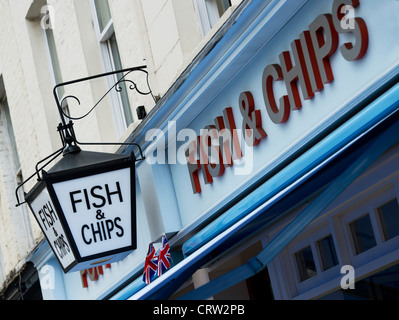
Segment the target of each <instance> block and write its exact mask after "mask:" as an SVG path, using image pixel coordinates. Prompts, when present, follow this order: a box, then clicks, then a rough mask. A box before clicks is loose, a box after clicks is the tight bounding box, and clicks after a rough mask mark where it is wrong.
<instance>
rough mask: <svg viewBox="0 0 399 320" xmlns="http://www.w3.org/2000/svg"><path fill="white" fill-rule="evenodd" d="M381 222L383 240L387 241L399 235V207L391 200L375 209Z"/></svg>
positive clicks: (396, 201) (394, 200) (395, 201)
mask: <svg viewBox="0 0 399 320" xmlns="http://www.w3.org/2000/svg"><path fill="white" fill-rule="evenodd" d="M377 211H378V215H379V218H380V221H381V226H382V230H383V233H384V239H385V240H389V239H392V238H393V237H396V236H397V235H399V205H398V200H397V199H393V200H391V201H389V202H388V203H386V204H384V205H383V206H381V207H379V208H378V209H377Z"/></svg>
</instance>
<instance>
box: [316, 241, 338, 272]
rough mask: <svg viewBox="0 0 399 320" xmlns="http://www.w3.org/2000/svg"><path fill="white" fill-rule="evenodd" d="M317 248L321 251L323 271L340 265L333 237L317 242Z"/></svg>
mask: <svg viewBox="0 0 399 320" xmlns="http://www.w3.org/2000/svg"><path fill="white" fill-rule="evenodd" d="M317 247H318V248H319V251H320V257H321V262H322V264H323V270H328V269H330V268H332V267H334V266H336V265H337V264H338V258H337V252H336V251H335V246H334V241H333V238H332V236H331V235H329V236H327V237H325V238H324V239H321V240H319V241H317Z"/></svg>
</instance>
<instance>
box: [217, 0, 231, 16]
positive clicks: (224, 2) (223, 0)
mask: <svg viewBox="0 0 399 320" xmlns="http://www.w3.org/2000/svg"><path fill="white" fill-rule="evenodd" d="M216 2H217V6H218V11H219V16H220V17H221V16H222V15H223V13H225V12H226V10H227V9H228V8H229V7H230V6H231V4H230V0H217V1H216Z"/></svg>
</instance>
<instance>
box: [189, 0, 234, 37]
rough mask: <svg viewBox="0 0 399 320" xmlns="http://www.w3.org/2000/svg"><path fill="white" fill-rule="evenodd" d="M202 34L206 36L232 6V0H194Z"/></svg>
mask: <svg viewBox="0 0 399 320" xmlns="http://www.w3.org/2000/svg"><path fill="white" fill-rule="evenodd" d="M194 6H195V10H196V12H197V15H198V18H199V22H200V27H201V32H202V35H203V36H205V35H206V34H207V33H208V32H209V31H210V30H211V29H212V27H213V26H214V25H215V24H216V22H218V20H219V19H220V17H221V16H222V15H223V13H225V12H226V10H227V9H228V8H229V7H231V2H230V0H194Z"/></svg>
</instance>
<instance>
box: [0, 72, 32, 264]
mask: <svg viewBox="0 0 399 320" xmlns="http://www.w3.org/2000/svg"><path fill="white" fill-rule="evenodd" d="M0 81H3V80H2V77H1V75H0ZM5 108H7V109H8V110H5ZM6 112H8V113H10V107H9V104H8V101H7V95H6V93H5V92H0V124H1V126H2V128H3V129H4V131H6V132H9V126H10V125H11V126H12V122H11V123H9V121H11V118H10V119H7V116H6V115H5V113H6ZM8 120H9V121H8ZM13 135H14V136H13V137H11V135H10V134H3V138H2V139H1V140H3V143H5V144H6V146H7V149H8V150H9V152H8V153H9V154H8V157H9V158H12V161H9V163H8V166H10V167H9V170H10V173H11V171H13V173H14V175H13V176H12V183H13V184H14V189H16V188H17V186H18V185H19V184H20V183H22V181H21V180H22V179H21V177H22V169H21V163H20V157H19V154H18V150H17V149H14V147H13V143H12V142H11V139H15V133H13ZM16 159H18V164H19V167H17V166H16V162H17V161H16ZM3 169H4V168H3ZM6 193H7V192H6ZM22 193H23V190H22V188H21V189H20V190H19V197H20V198H21V197H22V196H23V195H22ZM15 213H17V214H18V215H14V217H15V219H16V220H14V219H12V221H13V223H14V224H15V223H18V224H21V223H22V225H23V233H24V236H26V241H27V245H28V247H29V248H30V247H32V246H33V245H34V239H33V232H32V227H31V223H30V219H29V213H28V210H27V207H26V206H21V207H19V208H13V209H12V210H11V214H15ZM16 235H17V236H18V234H16ZM20 237H22V235H20ZM0 258H1V256H0ZM1 262H2V261H1Z"/></svg>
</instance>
